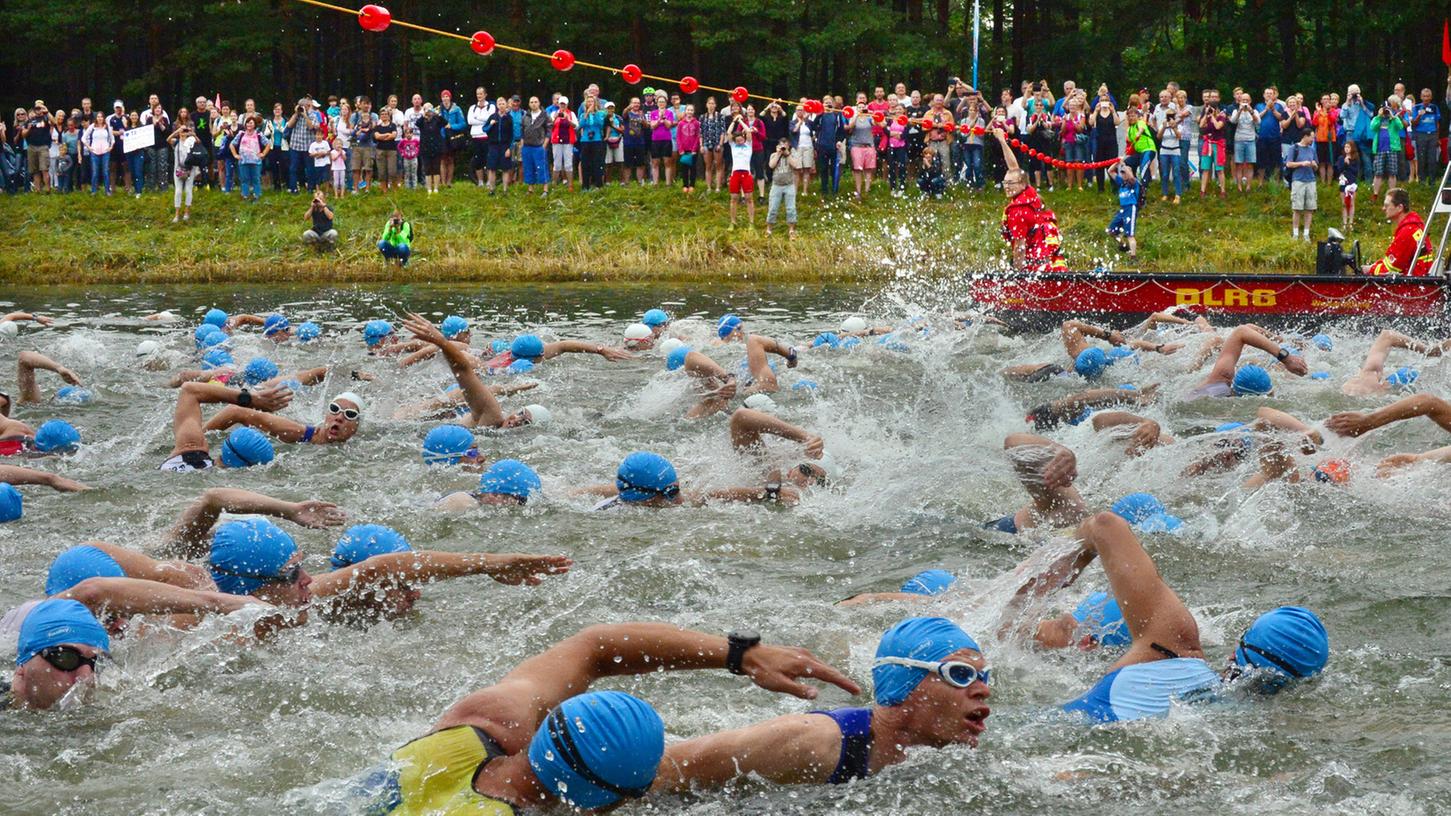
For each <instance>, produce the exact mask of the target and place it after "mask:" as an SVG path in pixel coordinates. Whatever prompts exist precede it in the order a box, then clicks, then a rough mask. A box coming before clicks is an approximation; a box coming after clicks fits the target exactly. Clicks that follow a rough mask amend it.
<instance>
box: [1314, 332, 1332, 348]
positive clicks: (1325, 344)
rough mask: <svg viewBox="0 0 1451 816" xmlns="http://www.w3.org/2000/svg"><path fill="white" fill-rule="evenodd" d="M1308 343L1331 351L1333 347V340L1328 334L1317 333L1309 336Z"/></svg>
mask: <svg viewBox="0 0 1451 816" xmlns="http://www.w3.org/2000/svg"><path fill="white" fill-rule="evenodd" d="M1310 344H1311V345H1313V346H1315V348H1318V349H1320V350H1321V351H1331V350H1333V349H1334V348H1335V342H1334V341H1333V340H1331V339H1330V335H1328V334H1317V335H1315V336H1314V337H1311V338H1310Z"/></svg>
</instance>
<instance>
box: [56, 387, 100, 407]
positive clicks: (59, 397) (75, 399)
mask: <svg viewBox="0 0 1451 816" xmlns="http://www.w3.org/2000/svg"><path fill="white" fill-rule="evenodd" d="M94 398H95V394H93V393H91V389H89V388H86V387H84V386H80V385H63V386H61V387H60V388H58V389H56V392H55V401H56V402H60V403H64V404H66V405H87V404H89V403H90V402H91V400H92V399H94Z"/></svg>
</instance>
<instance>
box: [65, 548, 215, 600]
mask: <svg viewBox="0 0 1451 816" xmlns="http://www.w3.org/2000/svg"><path fill="white" fill-rule="evenodd" d="M86 544H88V545H89V546H92V547H95V548H96V549H98V550H101V551H102V552H104V553H105V554H106V555H109V556H111V558H112V560H114V561H115V562H116V563H117V564H119V565H121V571H122V572H124V573H126V577H127V578H140V579H142V580H146V581H156V582H157V583H161V584H171V585H172V586H179V587H182V588H184V589H202V590H215V589H216V588H217V584H216V582H215V581H213V580H212V574H211V573H210V572H209V571H208V570H207V569H206V568H205V567H201V566H198V565H196V564H188V563H187V562H185V561H159V560H157V559H155V558H152V557H151V556H149V555H147V554H146V553H143V552H140V551H138V550H133V549H131V548H129V547H118V546H116V545H115V544H108V543H106V542H104V541H87V542H86Z"/></svg>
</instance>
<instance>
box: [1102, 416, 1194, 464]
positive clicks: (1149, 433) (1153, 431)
mask: <svg viewBox="0 0 1451 816" xmlns="http://www.w3.org/2000/svg"><path fill="white" fill-rule="evenodd" d="M1089 421H1090V422H1091V423H1092V425H1093V430H1094V432H1095V433H1105V432H1107V433H1108V434H1110V435H1112V436H1113V437H1114V438H1115V439H1121V440H1123V442H1124V453H1125V454H1127V455H1128V456H1129V457H1130V458H1134V457H1138V456H1142V455H1144V454H1145V453H1147V452H1148V451H1150V450H1153V449H1154V448H1157V447H1159V446H1161V445H1172V444H1174V437H1172V436H1170V435H1168V434H1166V433H1164V430H1163V428H1162V427H1161V426H1160V425H1159V423H1158V422H1157V421H1156V420H1152V419H1149V418H1148V417H1144V416H1139V415H1138V414H1132V413H1129V412H1128V411H1099V412H1097V413H1095V414H1094V415H1093V417H1092V419H1090V420H1089Z"/></svg>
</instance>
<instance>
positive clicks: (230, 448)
mask: <svg viewBox="0 0 1451 816" xmlns="http://www.w3.org/2000/svg"><path fill="white" fill-rule="evenodd" d="M276 456H277V449H276V448H274V447H272V440H270V439H268V438H267V437H266V436H263V435H262V432H261V431H258V430H256V429H255V428H234V429H233V430H232V432H231V433H229V434H227V439H226V441H224V442H223V443H222V464H224V465H226V466H227V467H229V468H244V467H251V466H252V465H265V464H267V463H268V462H271V461H272V460H273V459H274V458H275V457H276Z"/></svg>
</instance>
